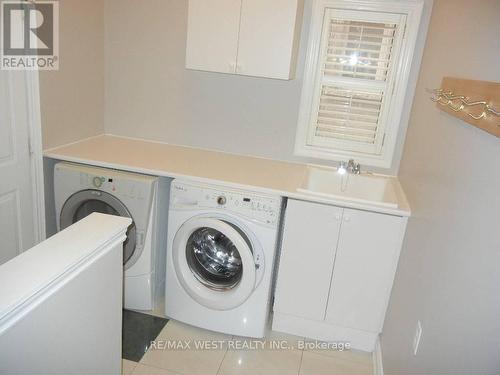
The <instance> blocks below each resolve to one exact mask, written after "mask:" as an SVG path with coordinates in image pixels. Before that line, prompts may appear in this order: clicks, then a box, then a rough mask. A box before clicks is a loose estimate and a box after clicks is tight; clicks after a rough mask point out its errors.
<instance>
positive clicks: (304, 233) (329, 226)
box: [274, 200, 342, 320]
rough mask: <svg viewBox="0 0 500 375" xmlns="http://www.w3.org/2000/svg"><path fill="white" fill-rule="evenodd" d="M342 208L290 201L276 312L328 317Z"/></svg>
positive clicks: (277, 287)
mask: <svg viewBox="0 0 500 375" xmlns="http://www.w3.org/2000/svg"><path fill="white" fill-rule="evenodd" d="M341 217H342V209H341V208H338V207H333V206H326V205H321V204H315V203H310V202H303V201H296V200H288V206H287V208H286V213H285V227H284V232H283V245H282V249H281V260H280V263H279V271H278V281H277V285H276V294H275V304H274V310H275V311H279V312H281V313H285V314H291V315H295V316H300V317H303V318H308V319H315V320H323V319H324V318H325V312H326V305H327V301H328V292H329V289H330V280H331V276H332V270H333V261H334V258H335V248H336V246H337V239H338V233H339V228H340V221H341Z"/></svg>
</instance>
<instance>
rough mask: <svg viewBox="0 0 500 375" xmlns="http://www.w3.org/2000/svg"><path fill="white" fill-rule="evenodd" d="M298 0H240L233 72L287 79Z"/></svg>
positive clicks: (295, 33)
mask: <svg viewBox="0 0 500 375" xmlns="http://www.w3.org/2000/svg"><path fill="white" fill-rule="evenodd" d="M302 6H303V2H302V0H273V1H269V0H243V1H242V7H241V25H240V36H239V47H238V62H237V73H238V74H243V75H249V76H256V77H269V78H278V79H291V78H293V77H292V73H294V68H295V67H294V66H293V64H294V62H295V56H294V54H295V48H296V42H297V40H296V38H297V37H298V30H300V26H301V25H300V24H299V25H297V21H298V20H299V21H300V19H301V18H299V17H298V14H300V12H301V10H300V7H302Z"/></svg>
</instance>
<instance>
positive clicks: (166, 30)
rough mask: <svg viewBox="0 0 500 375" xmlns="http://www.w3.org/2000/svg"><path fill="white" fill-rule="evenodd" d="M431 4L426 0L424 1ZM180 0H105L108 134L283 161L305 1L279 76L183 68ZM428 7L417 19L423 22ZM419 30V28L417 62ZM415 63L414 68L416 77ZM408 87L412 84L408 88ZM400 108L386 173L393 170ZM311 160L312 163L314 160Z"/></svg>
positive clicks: (289, 144) (289, 142)
mask: <svg viewBox="0 0 500 375" xmlns="http://www.w3.org/2000/svg"><path fill="white" fill-rule="evenodd" d="M425 2H426V4H432V0H425ZM187 4H188V2H187V0H168V1H167V0H148V1H143V2H137V1H134V0H105V17H104V19H105V42H104V46H105V66H106V68H105V103H106V106H105V129H106V132H107V133H112V134H116V135H124V136H130V137H139V138H146V139H152V140H157V141H162V142H167V143H171V144H180V145H187V146H194V147H202V148H209V149H215V150H221V151H225V152H232V153H239V154H247V155H254V156H260V157H266V158H272V159H279V160H286V161H300V162H307V161H310V160H308V159H305V158H299V157H295V156H294V155H293V147H294V141H295V132H296V126H297V117H298V110H299V102H300V93H301V88H302V75H303V69H304V60H305V52H306V48H307V35H308V29H309V19H310V13H311V4H312V1H311V0H307V1H306V4H305V14H304V27H303V28H302V38H301V45H300V53H299V63H298V69H297V79H295V80H292V81H279V80H271V79H258V78H249V77H241V76H236V75H224V74H216V73H207V72H198V71H189V70H186V69H185V67H184V65H185V64H184V60H185V45H186V27H187ZM429 11H430V6H427V7H426V10H425V14H424V17H423V24H424V28H425V25H426V23H427V21H428V16H429ZM424 40H425V32H422V33H421V37H420V41H419V47H418V51H417V53H416V56H417V58H416V59H415V62H416V63H417V65H418V62H419V58H418V56H421V49H422V47H423V43H424ZM417 74H418V69H413V73H412V76H413V77H414V79H415V82H416V76H417ZM410 91H411V90H410ZM411 102H412V95H411V94H410V95H408V98H407V108H408V110H407V113H406V114H405V116H404V117H403V125H402V132H401V134H400V141H399V142H398V147H397V150H396V155H395V159H394V163H393V166H392V168H390V169H389V171H388V172H389V173H392V174H396V173H397V168H398V165H399V158H400V154H401V149H402V148H401V145H402V140H403V139H404V134H405V128H406V127H405V123H407V117H408V115H409V112H410V107H411ZM316 162H318V161H316Z"/></svg>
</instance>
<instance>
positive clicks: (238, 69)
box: [236, 64, 243, 73]
mask: <svg viewBox="0 0 500 375" xmlns="http://www.w3.org/2000/svg"><path fill="white" fill-rule="evenodd" d="M242 72H243V65H241V64H236V73H242Z"/></svg>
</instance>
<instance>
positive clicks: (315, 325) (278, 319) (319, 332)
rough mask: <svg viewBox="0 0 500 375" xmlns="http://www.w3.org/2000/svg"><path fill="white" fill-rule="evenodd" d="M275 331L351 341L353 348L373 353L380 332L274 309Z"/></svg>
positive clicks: (318, 338)
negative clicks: (307, 317)
mask: <svg viewBox="0 0 500 375" xmlns="http://www.w3.org/2000/svg"><path fill="white" fill-rule="evenodd" d="M272 329H273V331H278V332H285V333H288V334H292V335H295V336H301V337H305V338H308V339H314V340H320V341H327V342H335V341H336V342H349V343H350V344H351V348H352V349H357V350H361V351H363V352H369V353H372V352H373V351H374V349H375V342H376V340H377V338H378V334H377V333H375V332H367V331H361V330H357V329H352V328H346V327H340V326H336V325H333V324H330V323H326V322H324V321H316V320H310V319H305V318H301V317H297V316H293V315H289V314H283V313H280V312H277V311H274V316H273V328H272Z"/></svg>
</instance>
